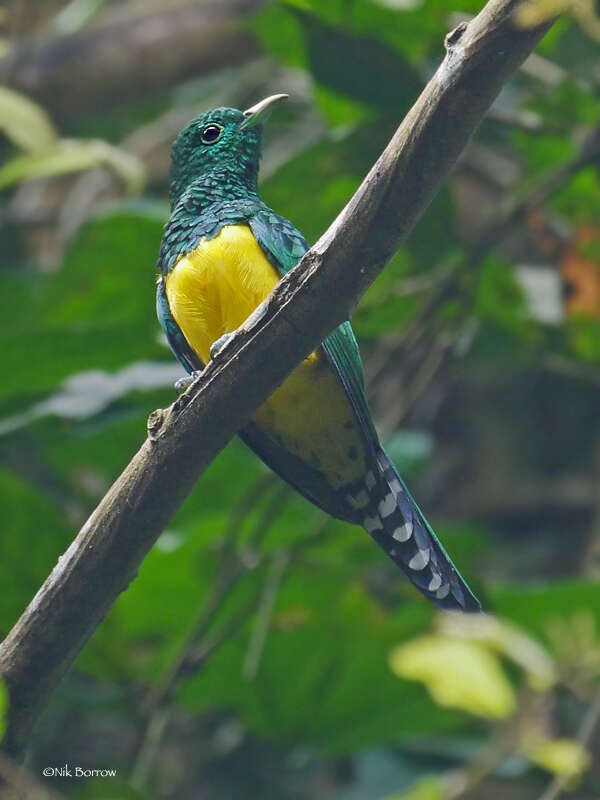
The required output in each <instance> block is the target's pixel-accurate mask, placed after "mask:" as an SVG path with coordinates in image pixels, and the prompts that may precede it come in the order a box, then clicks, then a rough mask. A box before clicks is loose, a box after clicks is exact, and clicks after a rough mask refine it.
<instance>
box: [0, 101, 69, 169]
mask: <svg viewBox="0 0 600 800" xmlns="http://www.w3.org/2000/svg"><path fill="white" fill-rule="evenodd" d="M0 130H1V131H2V132H3V133H4V134H5V135H6V136H7V137H8V138H9V139H10V140H11V141H12V142H14V144H16V145H17V147H20V148H21V149H22V150H28V151H30V152H32V153H33V152H38V151H40V150H46V149H47V148H49V147H51V146H52V145H53V144H54V143H55V142H56V141H57V139H58V134H57V132H56V130H55V129H54V125H53V124H52V122H51V121H50V117H49V116H48V114H46V112H45V111H44V109H43V108H42V107H41V106H39V105H38V104H37V103H34V102H33V100H30V99H29V98H28V97H26V96H25V95H24V94H21V93H20V92H14V91H13V90H12V89H7V88H5V87H0Z"/></svg>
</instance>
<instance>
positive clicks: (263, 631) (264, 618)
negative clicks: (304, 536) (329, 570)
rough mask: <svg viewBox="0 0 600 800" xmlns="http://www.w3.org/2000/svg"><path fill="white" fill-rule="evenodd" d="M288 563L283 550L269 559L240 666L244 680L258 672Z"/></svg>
mask: <svg viewBox="0 0 600 800" xmlns="http://www.w3.org/2000/svg"><path fill="white" fill-rule="evenodd" d="M289 563H290V556H289V553H287V552H286V551H285V550H278V551H277V552H276V553H275V555H274V556H273V559H272V561H271V569H270V570H269V572H268V575H267V579H266V580H265V585H264V587H263V592H262V596H261V599H260V605H259V607H258V613H257V615H256V620H255V622H254V628H253V631H252V635H251V637H250V643H249V644H248V649H247V651H246V656H245V658H244V664H243V667H242V674H243V675H244V677H245V678H246V680H249V681H251V680H254V678H255V677H256V674H257V672H258V666H259V664H260V659H261V656H262V653H263V650H264V647H265V643H266V641H267V635H268V633H269V628H270V626H271V621H272V619H273V610H274V608H275V600H276V598H277V592H278V591H279V587H280V586H281V581H282V580H283V575H284V573H285V571H286V569H287V566H288V564H289Z"/></svg>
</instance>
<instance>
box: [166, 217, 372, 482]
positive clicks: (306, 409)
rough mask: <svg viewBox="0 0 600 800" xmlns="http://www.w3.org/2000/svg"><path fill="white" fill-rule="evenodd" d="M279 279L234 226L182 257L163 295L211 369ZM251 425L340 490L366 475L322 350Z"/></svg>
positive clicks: (344, 401)
mask: <svg viewBox="0 0 600 800" xmlns="http://www.w3.org/2000/svg"><path fill="white" fill-rule="evenodd" d="M279 280H280V278H279V274H278V273H277V271H276V269H275V268H274V267H273V265H272V264H270V263H269V261H268V260H267V258H266V256H265V255H264V253H263V251H262V250H261V248H260V246H259V245H258V243H257V242H256V240H255V238H254V235H253V234H252V232H251V230H250V228H249V227H248V226H247V225H229V226H227V227H224V228H222V229H221V232H220V233H219V235H218V236H215V237H214V238H213V239H209V240H205V239H202V240H201V242H200V244H199V245H198V246H197V247H196V248H195V249H194V250H193V251H191V252H190V253H188V255H187V256H185V257H184V258H181V259H180V260H179V261H178V262H177V264H176V265H175V267H174V268H173V269H172V270H171V272H170V273H169V275H168V276H167V278H166V281H165V288H166V293H167V299H168V301H169V308H170V310H171V313H172V314H173V317H174V319H175V321H176V322H177V324H178V325H179V327H180V328H181V330H182V332H183V334H184V336H185V338H186V339H187V341H188V343H189V344H190V346H191V347H192V348H193V349H194V350H195V352H196V353H197V354H198V356H199V357H200V359H201V360H202V362H203V363H205V364H206V363H208V361H209V360H210V353H209V348H210V346H211V344H212V343H213V342H214V341H215V340H216V339H218V338H219V337H220V336H222V335H223V334H224V333H229V332H231V331H234V330H235V329H236V328H238V327H239V326H240V325H241V324H242V323H243V322H244V321H245V320H246V319H247V318H248V316H249V315H250V314H251V313H252V311H253V310H254V309H255V308H256V306H257V305H259V303H261V302H262V300H264V299H265V297H266V296H267V295H268V294H269V293H270V292H271V290H272V289H273V287H274V286H275V285H276V284H277V283H278V282H279ZM253 419H254V421H255V422H256V423H257V425H258V426H259V427H260V428H261V429H262V430H263V431H264V432H265V433H266V434H267V435H269V436H270V437H271V438H272V439H274V440H275V441H277V442H278V443H280V444H282V445H283V446H284V447H285V449H286V450H289V451H290V452H292V453H293V454H294V455H296V456H298V457H299V458H301V459H302V460H303V461H305V462H306V463H308V464H310V465H311V466H313V467H315V468H316V469H317V470H319V471H321V472H323V474H324V475H325V477H326V478H327V479H328V480H329V482H330V483H331V484H332V485H333V486H334V487H335V488H338V486H342V485H344V484H347V483H351V482H354V481H356V480H357V479H358V478H360V477H361V476H362V475H363V474H364V469H365V462H364V450H363V444H362V437H361V435H360V431H359V428H358V424H357V421H356V418H355V415H354V412H353V410H352V406H351V405H350V402H349V400H348V398H347V396H346V393H345V391H344V389H343V387H342V386H341V384H340V383H339V381H338V380H337V378H336V376H335V374H334V373H333V372H332V370H331V369H330V367H329V364H328V363H327V361H326V359H325V357H324V356H323V354H322V352H321V350H320V349H319V350H316V351H315V352H313V353H311V354H310V355H309V356H308V358H306V359H304V361H303V362H302V363H301V364H300V365H299V366H298V367H296V369H295V370H294V371H293V372H292V373H291V375H289V377H288V378H287V379H286V380H285V381H284V383H283V384H282V385H281V386H280V387H279V388H278V389H277V390H276V391H275V392H274V393H273V394H272V395H271V397H269V399H268V400H267V401H266V402H265V403H263V405H262V406H260V408H259V409H258V410H257V411H256V413H255V415H254V418H253Z"/></svg>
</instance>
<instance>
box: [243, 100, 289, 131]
mask: <svg viewBox="0 0 600 800" xmlns="http://www.w3.org/2000/svg"><path fill="white" fill-rule="evenodd" d="M288 97H289V94H272V95H271V97H265V99H264V100H261V101H260V103H257V104H256V105H255V106H252V107H251V108H247V109H246V110H245V111H244V119H243V121H242V124H241V125H240V130H243V129H244V128H253V127H254V126H255V125H259V124H260V123H261V122H264V121H265V119H266V118H267V117H268V116H269V114H270V113H271V111H272V109H273V107H274V106H276V105H277V103H281V101H282V100H287V99H288Z"/></svg>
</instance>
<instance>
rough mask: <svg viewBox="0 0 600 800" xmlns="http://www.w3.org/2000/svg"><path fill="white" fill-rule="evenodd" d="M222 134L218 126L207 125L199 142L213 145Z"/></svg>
mask: <svg viewBox="0 0 600 800" xmlns="http://www.w3.org/2000/svg"><path fill="white" fill-rule="evenodd" d="M222 133H223V128H222V127H221V126H220V125H207V126H206V128H204V130H203V131H202V134H201V136H200V141H201V142H202V144H214V143H215V142H218V141H219V139H220V138H221V134H222Z"/></svg>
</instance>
